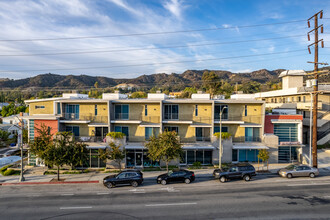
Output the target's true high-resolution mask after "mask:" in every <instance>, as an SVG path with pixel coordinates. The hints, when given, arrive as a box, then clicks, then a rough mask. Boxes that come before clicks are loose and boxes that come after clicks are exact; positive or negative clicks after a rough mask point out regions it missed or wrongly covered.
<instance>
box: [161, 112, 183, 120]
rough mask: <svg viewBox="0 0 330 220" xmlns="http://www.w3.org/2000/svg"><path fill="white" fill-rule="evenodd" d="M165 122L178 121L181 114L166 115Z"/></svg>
mask: <svg viewBox="0 0 330 220" xmlns="http://www.w3.org/2000/svg"><path fill="white" fill-rule="evenodd" d="M163 117H164V120H178V119H179V114H178V113H164V116H163Z"/></svg>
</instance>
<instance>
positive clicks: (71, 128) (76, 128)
mask: <svg viewBox="0 0 330 220" xmlns="http://www.w3.org/2000/svg"><path fill="white" fill-rule="evenodd" d="M65 131H68V132H72V134H73V135H74V136H76V137H79V126H66V127H65Z"/></svg>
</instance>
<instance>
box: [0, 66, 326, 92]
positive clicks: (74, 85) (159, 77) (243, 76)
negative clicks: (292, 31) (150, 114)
mask: <svg viewBox="0 0 330 220" xmlns="http://www.w3.org/2000/svg"><path fill="white" fill-rule="evenodd" d="M324 69H330V67H326V68H324ZM283 70H284V69H276V70H267V69H261V70H257V71H253V72H249V73H233V72H230V71H223V70H186V71H185V72H183V73H181V74H177V73H172V74H165V73H158V74H152V75H141V76H139V77H136V78H131V79H115V78H110V77H103V76H88V75H58V74H52V73H48V74H40V75H37V76H34V77H29V78H25V79H16V80H14V79H8V78H2V79H0V89H17V88H18V89H88V88H91V87H93V86H94V84H95V82H98V87H99V88H109V87H113V86H116V85H119V84H123V83H126V84H134V85H135V86H137V87H146V88H152V87H154V86H158V87H162V88H164V87H171V86H172V87H173V86H174V85H175V86H176V87H187V86H197V87H198V86H200V85H201V83H202V76H203V73H204V72H205V71H214V72H215V73H216V74H217V75H218V76H219V78H220V79H221V80H224V81H226V82H229V83H230V84H235V83H238V84H242V83H244V82H248V81H255V82H258V83H261V84H264V83H266V82H269V81H271V82H273V83H276V82H280V78H278V76H279V74H280V73H281V72H282V71H283ZM322 81H323V82H329V74H325V77H320V82H322Z"/></svg>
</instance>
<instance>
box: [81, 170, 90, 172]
mask: <svg viewBox="0 0 330 220" xmlns="http://www.w3.org/2000/svg"><path fill="white" fill-rule="evenodd" d="M82 172H83V173H89V172H90V170H83V171H82Z"/></svg>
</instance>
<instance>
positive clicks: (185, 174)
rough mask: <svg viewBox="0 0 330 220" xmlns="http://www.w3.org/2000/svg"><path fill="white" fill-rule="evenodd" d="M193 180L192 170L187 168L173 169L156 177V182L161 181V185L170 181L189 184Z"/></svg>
mask: <svg viewBox="0 0 330 220" xmlns="http://www.w3.org/2000/svg"><path fill="white" fill-rule="evenodd" d="M194 180H195V174H194V172H192V171H188V170H174V171H170V172H168V173H164V174H162V175H159V176H158V177H157V183H161V184H163V185H166V184H167V183H171V182H184V183H187V184H189V183H191V182H192V181H194Z"/></svg>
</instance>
